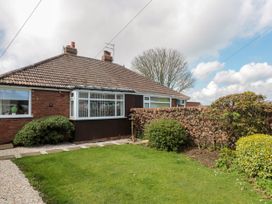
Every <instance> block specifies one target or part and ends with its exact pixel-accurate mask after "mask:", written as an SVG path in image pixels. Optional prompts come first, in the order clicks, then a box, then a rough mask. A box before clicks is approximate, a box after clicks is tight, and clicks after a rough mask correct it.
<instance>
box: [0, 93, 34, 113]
mask: <svg viewBox="0 0 272 204" xmlns="http://www.w3.org/2000/svg"><path fill="white" fill-rule="evenodd" d="M30 107H31V91H29V90H19V89H18V90H17V89H3V88H2V89H1V88H0V117H2V118H3V117H24V116H30V115H31V108H30Z"/></svg>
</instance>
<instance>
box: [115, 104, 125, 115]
mask: <svg viewBox="0 0 272 204" xmlns="http://www.w3.org/2000/svg"><path fill="white" fill-rule="evenodd" d="M116 108H117V110H116V111H117V116H123V115H124V106H123V102H121V101H118V102H117V107H116Z"/></svg>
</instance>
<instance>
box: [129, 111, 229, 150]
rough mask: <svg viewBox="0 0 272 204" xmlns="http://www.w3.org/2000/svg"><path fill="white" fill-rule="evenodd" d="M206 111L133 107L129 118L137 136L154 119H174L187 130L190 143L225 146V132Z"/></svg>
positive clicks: (226, 139)
mask: <svg viewBox="0 0 272 204" xmlns="http://www.w3.org/2000/svg"><path fill="white" fill-rule="evenodd" d="M208 113H209V110H208V109H207V108H183V107H173V108H157V109H156V108H154V109H152V108H146V109H145V108H134V109H131V119H132V120H133V125H134V130H135V134H136V135H137V136H138V137H139V136H141V135H142V134H143V132H144V127H145V125H146V124H148V123H150V121H152V120H154V119H161V118H164V119H175V120H177V121H179V122H180V123H181V124H182V125H183V127H184V128H185V129H186V130H187V132H188V139H189V142H191V143H192V144H195V145H197V146H198V147H208V146H212V147H218V146H219V147H222V146H225V145H226V144H227V142H228V135H227V133H226V132H225V131H222V130H221V129H220V126H219V124H218V121H217V120H214V119H212V118H211V117H210V116H209V114H208Z"/></svg>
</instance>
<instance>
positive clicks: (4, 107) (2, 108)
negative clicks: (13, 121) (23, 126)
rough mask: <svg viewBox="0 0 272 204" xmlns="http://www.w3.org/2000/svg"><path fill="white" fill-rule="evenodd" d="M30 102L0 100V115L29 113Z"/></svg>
mask: <svg viewBox="0 0 272 204" xmlns="http://www.w3.org/2000/svg"><path fill="white" fill-rule="evenodd" d="M28 114H29V102H28V101H26V100H0V115H28Z"/></svg>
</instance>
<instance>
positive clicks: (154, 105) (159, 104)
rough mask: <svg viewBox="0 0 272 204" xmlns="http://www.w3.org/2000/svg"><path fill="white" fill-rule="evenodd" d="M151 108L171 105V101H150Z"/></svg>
mask: <svg viewBox="0 0 272 204" xmlns="http://www.w3.org/2000/svg"><path fill="white" fill-rule="evenodd" d="M150 107H151V108H163V107H170V104H169V103H150Z"/></svg>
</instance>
